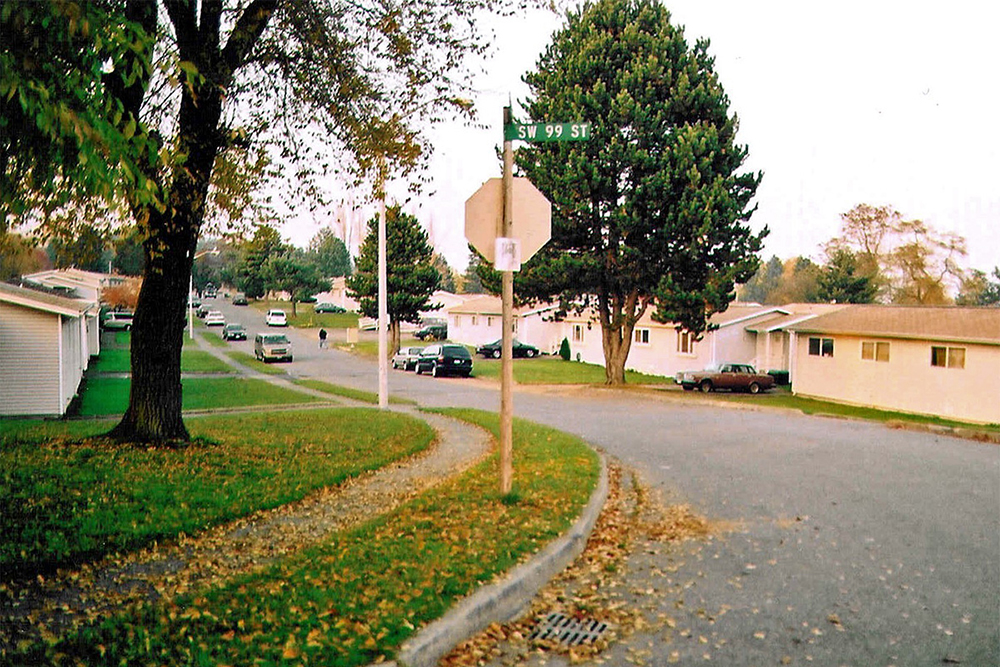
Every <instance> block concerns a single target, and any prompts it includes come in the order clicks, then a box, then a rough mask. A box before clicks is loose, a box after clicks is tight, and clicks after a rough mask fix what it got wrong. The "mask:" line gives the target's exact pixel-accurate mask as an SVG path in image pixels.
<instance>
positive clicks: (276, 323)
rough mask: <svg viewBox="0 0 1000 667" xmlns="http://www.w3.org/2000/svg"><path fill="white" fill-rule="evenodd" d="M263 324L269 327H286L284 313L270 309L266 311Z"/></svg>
mask: <svg viewBox="0 0 1000 667" xmlns="http://www.w3.org/2000/svg"><path fill="white" fill-rule="evenodd" d="M264 322H265V323H266V324H267V326H269V327H287V326H288V318H287V317H286V316H285V311H283V310H277V309H274V308H272V309H271V310H269V311H267V315H265V316H264Z"/></svg>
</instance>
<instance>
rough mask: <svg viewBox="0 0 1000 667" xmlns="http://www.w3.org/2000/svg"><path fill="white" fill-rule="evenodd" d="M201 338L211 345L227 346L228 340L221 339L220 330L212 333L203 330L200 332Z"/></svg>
mask: <svg viewBox="0 0 1000 667" xmlns="http://www.w3.org/2000/svg"><path fill="white" fill-rule="evenodd" d="M201 339H202V340H203V341H205V342H206V343H208V344H209V345H211V346H212V347H229V341H226V340H223V339H222V332H221V331H220V332H219V333H212V332H208V331H205V332H203V333H202V334H201Z"/></svg>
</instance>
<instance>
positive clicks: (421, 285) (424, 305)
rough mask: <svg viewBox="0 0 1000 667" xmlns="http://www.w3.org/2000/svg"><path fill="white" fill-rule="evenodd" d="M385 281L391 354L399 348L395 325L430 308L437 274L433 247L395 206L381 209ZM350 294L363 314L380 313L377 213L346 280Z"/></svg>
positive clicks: (413, 221)
mask: <svg viewBox="0 0 1000 667" xmlns="http://www.w3.org/2000/svg"><path fill="white" fill-rule="evenodd" d="M385 254H386V281H387V284H388V289H387V292H388V304H387V305H388V311H389V351H388V353H389V355H390V356H391V355H393V354H395V353H396V352H397V351H399V325H400V323H402V322H413V323H414V324H416V323H418V322H419V321H420V312H421V311H426V310H433V307H432V306H431V303H430V298H431V295H432V294H433V293H434V290H436V289H437V288H438V285H439V283H440V279H441V276H440V274H439V273H438V270H437V268H435V266H434V249H433V248H432V247H431V244H430V242H429V241H428V239H427V232H425V231H424V230H423V228H422V227H421V226H420V223H419V222H418V221H417V219H416V218H415V217H413V216H412V215H410V214H408V213H403V212H402V210H400V208H399V206H391V207H389V208H388V209H387V210H386V212H385ZM347 287H348V290H349V292H348V293H349V294H350V295H351V296H352V297H354V298H355V299H357V300H358V303H359V304H360V311H361V314H362V315H365V316H366V317H376V318H377V317H378V216H376V217H374V218H372V219H371V220H370V221H369V222H368V234H367V236H365V241H364V243H363V244H362V246H361V254H360V255H359V256H358V261H357V266H356V267H355V271H354V273H353V274H352V275H351V276H350V277H349V278H348V279H347Z"/></svg>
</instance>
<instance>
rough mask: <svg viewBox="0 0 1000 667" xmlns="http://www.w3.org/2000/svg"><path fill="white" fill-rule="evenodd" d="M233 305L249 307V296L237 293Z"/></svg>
mask: <svg viewBox="0 0 1000 667" xmlns="http://www.w3.org/2000/svg"><path fill="white" fill-rule="evenodd" d="M233 305H234V306H245V305H247V295H246V294H243V293H242V292H237V293H236V294H234V295H233Z"/></svg>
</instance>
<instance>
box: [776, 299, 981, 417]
mask: <svg viewBox="0 0 1000 667" xmlns="http://www.w3.org/2000/svg"><path fill="white" fill-rule="evenodd" d="M788 331H789V332H790V333H791V340H790V348H791V349H790V360H791V369H790V370H791V379H792V388H793V391H794V393H795V394H797V395H800V396H807V397H814V398H821V399H824V400H830V401H836V402H839V403H846V404H851V405H859V406H866V407H874V408H881V409H886V410H897V411H901V412H910V413H915V414H923V415H933V416H938V417H944V418H948V419H955V420H960V421H967V422H974V423H1000V308H959V307H917V306H912V307H911V306H875V305H871V306H868V305H854V306H848V307H846V308H843V309H841V310H838V311H836V312H833V313H828V314H825V315H820V316H817V317H814V318H812V319H809V320H807V321H804V322H801V323H798V324H794V325H791V326H789V327H788Z"/></svg>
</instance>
